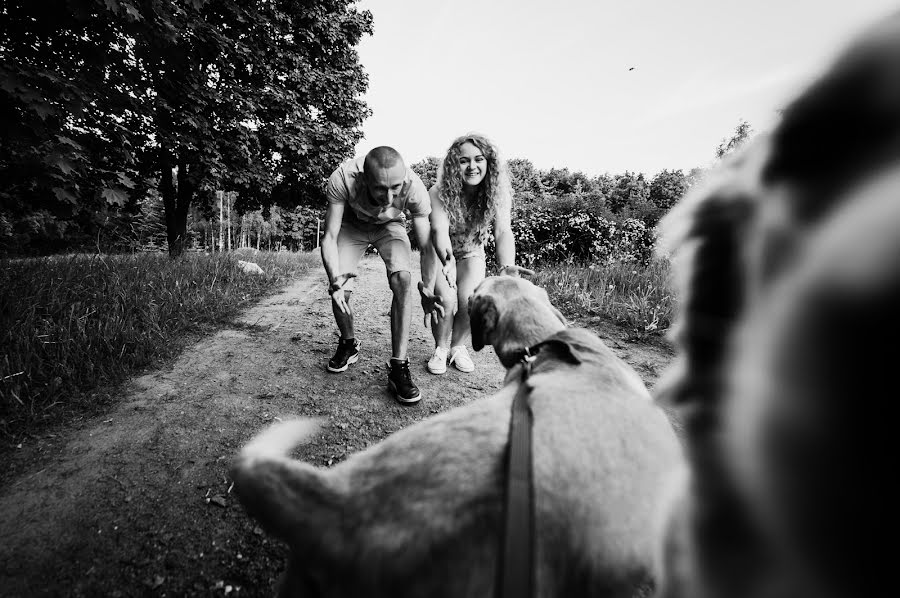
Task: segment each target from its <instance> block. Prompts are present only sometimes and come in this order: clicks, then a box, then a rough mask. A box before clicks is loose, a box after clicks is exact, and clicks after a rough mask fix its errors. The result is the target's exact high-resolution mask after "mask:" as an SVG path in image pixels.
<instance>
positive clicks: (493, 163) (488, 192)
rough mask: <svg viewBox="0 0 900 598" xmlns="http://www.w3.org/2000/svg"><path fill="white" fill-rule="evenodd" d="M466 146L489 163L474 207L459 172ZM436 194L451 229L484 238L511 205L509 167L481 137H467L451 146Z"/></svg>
mask: <svg viewBox="0 0 900 598" xmlns="http://www.w3.org/2000/svg"><path fill="white" fill-rule="evenodd" d="M465 143H471V144H473V145H474V146H475V147H477V148H478V149H479V150H481V153H482V154H484V157H485V159H486V160H487V172H486V173H485V176H484V179H483V180H482V181H481V183H479V184H478V189H477V191H476V194H475V201H474V202H471V203H469V202H466V201H465V198H464V196H463V192H462V190H463V177H462V173H461V172H460V168H459V157H460V147H462V145H463V144H465ZM437 191H438V197H439V198H440V200H441V203H442V204H443V206H444V209H445V210H446V212H447V217H448V219H449V220H450V228H451V229H456V230H460V229H463V230H466V231H471V232H480V233H481V234H480V235H477V236H479V237H483V236H484V234H485V233H486V231H487V229H488V227H489V226H490V223H491V220H492V219H493V218H494V216H495V215H496V214H497V211H498V210H499V209H501V207H504V208H506V206H511V205H512V184H511V183H510V181H509V175H508V174H507V172H506V164H505V163H504V161H503V160H501V159H500V152H499V150H498V149H497V146H496V145H494V143H493V142H491V140H490V139H488V138H487V137H485V136H484V135H481V134H478V133H468V134H466V135H463V136H462V137H458V138H457V139H455V140H454V141H453V143H452V144H450V148H449V149H448V150H447V155H446V156H444V161H443V162H442V163H441V164H440V166H439V167H438V173H437ZM506 209H508V208H506Z"/></svg>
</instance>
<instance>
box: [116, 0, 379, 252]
mask: <svg viewBox="0 0 900 598" xmlns="http://www.w3.org/2000/svg"><path fill="white" fill-rule="evenodd" d="M352 5H353V3H352V2H350V0H315V1H312V2H310V1H306V2H300V1H299V0H285V1H282V2H265V1H262V0H260V1H257V2H251V3H212V2H205V1H204V0H189V1H188V2H187V3H186V5H185V6H180V5H178V4H173V3H170V2H168V1H167V0H143V1H142V2H141V5H140V14H141V17H140V19H135V20H133V21H131V24H132V25H134V27H132V28H131V34H132V35H133V36H134V38H135V39H136V51H135V56H136V58H137V60H138V61H139V63H140V64H141V65H142V67H143V72H145V73H147V75H148V76H147V82H148V84H149V88H150V89H151V90H152V94H153V95H152V97H153V100H152V103H151V106H150V110H149V112H150V114H152V123H153V129H154V132H155V139H156V144H155V146H153V147H152V148H150V151H149V152H148V162H149V163H150V164H152V165H153V166H155V168H156V169H157V170H158V171H159V172H160V174H161V182H160V187H161V192H162V196H163V199H164V202H165V205H166V218H167V228H168V231H169V251H170V254H172V255H177V254H179V253H180V252H181V251H182V250H183V241H184V234H185V226H186V214H187V207H188V206H189V205H190V203H191V202H192V201H193V200H194V198H195V196H196V195H197V194H198V193H201V192H203V193H206V194H209V193H211V192H212V190H213V189H215V188H217V187H220V186H221V187H223V188H231V189H235V190H238V191H240V195H239V197H240V201H241V203H240V204H239V205H238V206H237V209H238V210H239V211H245V210H247V209H249V208H254V207H258V206H259V205H262V204H264V203H268V198H270V197H271V192H272V190H273V187H274V185H275V184H277V183H281V184H282V185H283V186H284V187H287V188H288V190H289V192H288V193H287V194H286V196H287V197H290V198H293V199H299V198H301V197H302V198H305V199H306V200H307V201H308V202H309V203H321V200H322V199H323V198H324V195H323V188H324V181H325V179H326V177H327V176H328V174H329V173H330V171H331V169H333V168H334V166H335V165H336V164H337V163H339V162H340V161H341V160H342V159H343V158H345V157H346V156H347V155H349V153H350V152H351V151H352V149H353V146H354V145H355V144H356V142H357V141H358V140H359V139H360V137H361V133H360V131H359V126H360V124H361V123H362V120H363V119H364V118H365V117H366V116H368V114H369V111H368V109H367V108H366V107H365V104H364V103H363V102H362V100H361V99H360V96H361V94H362V93H363V91H364V90H365V88H366V85H367V79H366V76H365V73H364V72H363V70H362V67H361V65H360V64H359V57H358V54H357V53H356V50H355V46H356V45H357V44H358V43H359V41H360V39H361V37H362V35H364V34H365V33H371V31H372V23H371V15H370V13H368V12H366V11H364V12H359V11H357V10H356V9H355V8H353V7H352ZM284 196H285V195H282V197H284ZM298 203H299V202H298Z"/></svg>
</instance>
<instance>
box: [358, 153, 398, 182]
mask: <svg viewBox="0 0 900 598" xmlns="http://www.w3.org/2000/svg"><path fill="white" fill-rule="evenodd" d="M397 164H400V165H401V166H403V167H404V168H405V166H406V165H405V164H404V163H403V157H402V156H401V155H400V152H398V151H397V150H395V149H394V148H392V147H388V146H386V145H381V146H379V147H376V148H375V149H373V150H372V151H370V152H369V153H368V154H366V159H365V161H364V162H363V171H364V172H365V173H366V177H368V178H371V176H372V174H373V173H374V172H375V169H379V168H381V169H389V168H393V167H394V166H396V165H397Z"/></svg>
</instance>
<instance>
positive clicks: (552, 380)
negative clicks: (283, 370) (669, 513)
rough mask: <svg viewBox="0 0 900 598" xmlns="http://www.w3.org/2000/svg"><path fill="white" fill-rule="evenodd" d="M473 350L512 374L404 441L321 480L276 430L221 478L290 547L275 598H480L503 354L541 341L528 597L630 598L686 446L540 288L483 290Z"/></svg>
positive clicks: (413, 429)
mask: <svg viewBox="0 0 900 598" xmlns="http://www.w3.org/2000/svg"><path fill="white" fill-rule="evenodd" d="M470 311H471V313H472V321H473V332H474V337H473V345H474V346H475V347H476V348H481V346H483V345H486V344H492V345H493V346H494V347H495V349H496V352H497V354H498V356H499V357H500V359H501V361H502V362H503V363H504V364H505V365H506V366H507V367H508V368H511V369H510V371H509V372H508V375H507V379H506V383H505V386H504V387H503V388H502V389H501V390H500V391H499V392H498V393H497V394H495V395H493V396H490V397H485V398H478V399H476V400H474V401H472V402H471V403H469V404H468V405H466V406H463V407H460V408H457V409H454V410H451V411H448V412H445V413H443V414H440V415H437V416H435V417H432V418H429V419H427V420H424V421H422V422H419V423H417V424H415V425H412V426H410V427H408V428H406V429H404V430H401V431H399V432H397V433H395V434H393V435H391V436H390V437H388V438H386V439H385V440H383V441H382V442H380V443H378V444H376V445H374V446H372V447H371V448H369V449H367V450H365V451H363V452H361V453H358V454H355V455H353V456H351V457H349V458H348V459H347V460H346V461H344V462H343V463H340V464H338V465H336V466H334V467H333V468H331V469H321V468H317V467H313V466H312V465H309V464H306V463H302V462H299V461H295V460H292V459H289V458H288V457H287V454H288V453H289V452H290V450H291V449H292V448H293V447H294V446H295V445H296V444H297V443H300V442H302V441H303V440H304V439H307V438H309V437H310V436H311V435H312V434H313V433H314V432H315V430H316V423H315V422H314V421H312V420H297V421H293V422H285V423H283V424H280V425H276V426H274V427H272V428H270V429H269V430H267V431H265V432H263V433H262V434H261V435H259V436H258V437H257V438H255V439H254V440H253V441H251V442H250V443H249V444H248V445H247V446H246V447H245V448H244V449H243V451H242V452H241V454H240V456H239V458H238V459H237V461H236V463H235V464H234V467H233V469H232V476H233V479H234V481H235V489H236V491H237V493H238V496H239V497H240V499H241V502H242V503H243V504H244V506H245V507H246V509H247V511H248V512H249V513H250V515H252V516H253V517H254V518H256V519H257V520H258V521H259V522H260V523H261V524H262V526H263V527H264V528H265V529H266V530H267V531H268V532H269V533H271V534H273V535H275V536H277V537H279V538H281V539H282V540H284V541H285V542H286V543H287V544H288V545H289V547H290V549H291V556H290V562H289V563H288V567H287V571H286V573H285V576H284V578H283V582H282V583H283V587H282V592H281V593H282V595H283V596H366V597H378V596H384V597H392V598H400V597H404V596H429V597H443V596H446V597H451V596H452V597H458V596H484V597H489V596H492V595H493V593H494V586H495V580H496V577H497V573H496V566H497V561H498V549H499V546H500V544H501V538H500V530H501V527H502V526H501V521H502V502H503V500H502V499H503V488H504V478H505V472H504V461H505V455H506V447H507V436H508V432H509V422H510V407H511V402H512V399H513V396H514V395H515V394H516V391H517V390H518V388H519V386H520V384H522V382H521V378H520V377H518V376H517V374H516V372H517V371H518V369H519V366H517V365H516V361H515V358H514V357H513V356H514V355H516V354H518V353H519V352H520V351H521V350H522V349H524V348H526V347H529V346H531V345H534V344H536V343H537V342H539V341H543V340H546V339H547V338H550V337H552V338H555V339H557V341H558V342H554V343H552V345H551V346H550V347H548V348H545V349H542V350H541V352H540V354H539V355H538V357H537V358H536V360H535V361H534V362H533V368H532V374H531V376H530V377H529V378H528V381H527V382H526V383H527V385H528V388H529V389H530V398H529V402H530V405H531V408H532V410H533V413H534V427H533V466H534V480H535V482H534V483H535V488H534V497H535V520H536V521H535V528H536V531H535V533H536V537H535V544H536V590H537V595H538V596H541V597H550V596H559V597H563V596H566V597H571V596H628V595H631V594H632V592H634V591H635V590H636V589H638V588H639V587H640V586H642V584H644V583H645V582H647V581H648V580H651V578H652V572H651V567H652V563H653V555H654V547H655V538H654V535H653V533H654V518H655V514H656V513H657V512H658V510H659V508H660V498H661V488H662V486H663V483H664V480H665V479H666V478H667V477H668V476H669V475H670V474H671V472H672V471H673V470H675V469H676V468H677V466H678V465H679V464H680V462H681V448H680V446H679V443H678V441H677V439H676V437H675V434H674V432H673V431H672V428H671V426H670V423H669V421H668V420H667V419H666V416H665V415H664V413H663V411H661V410H660V409H659V408H658V407H656V405H655V404H654V403H653V402H652V400H651V398H650V396H649V394H648V392H647V390H646V389H645V388H644V385H643V384H642V382H641V380H640V378H638V376H637V374H635V373H634V372H633V371H632V370H631V369H630V368H629V367H628V366H627V365H626V364H625V363H624V362H622V361H620V360H619V359H618V358H617V357H616V356H615V355H614V354H613V353H612V352H611V351H610V350H609V349H608V348H607V347H606V346H605V345H604V344H603V343H602V342H601V341H600V340H599V339H598V338H597V337H596V336H595V335H594V334H592V333H590V332H588V331H585V330H579V329H571V328H565V326H564V324H563V322H562V321H561V316H559V312H557V311H556V310H555V309H554V308H553V307H552V306H551V305H550V302H549V300H548V299H547V294H546V292H544V291H543V290H542V289H539V288H537V287H535V286H534V285H533V284H531V283H530V282H528V281H525V280H522V279H518V278H511V277H502V278H489V279H487V280H485V281H484V282H483V283H482V284H481V285H480V286H479V287H478V289H476V292H475V295H474V297H473V299H472V301H471V310H470Z"/></svg>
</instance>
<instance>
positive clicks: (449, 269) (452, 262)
mask: <svg viewBox="0 0 900 598" xmlns="http://www.w3.org/2000/svg"><path fill="white" fill-rule="evenodd" d="M439 257H440V256H439ZM440 260H441V264H442V265H441V274H443V275H444V278H446V279H447V284H448V285H449V286H450V288H451V289H455V288H456V258H454V257H453V252H452V251H451V250H449V249H448V250H447V251H446V253H445V254H444V256H443V257H441V258H440Z"/></svg>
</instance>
